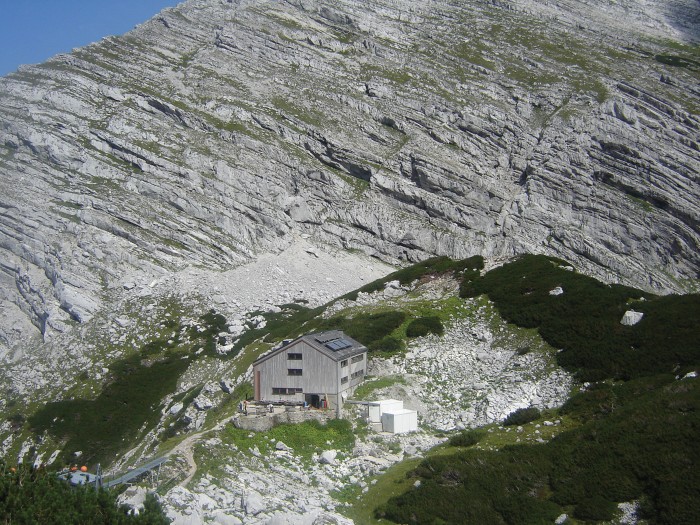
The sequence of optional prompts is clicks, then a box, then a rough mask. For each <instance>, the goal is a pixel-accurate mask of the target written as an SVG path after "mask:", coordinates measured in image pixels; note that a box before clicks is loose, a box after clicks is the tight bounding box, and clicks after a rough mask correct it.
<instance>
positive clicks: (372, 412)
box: [367, 399, 403, 423]
mask: <svg viewBox="0 0 700 525" xmlns="http://www.w3.org/2000/svg"><path fill="white" fill-rule="evenodd" d="M367 405H368V406H367V412H368V414H367V415H368V417H369V422H370V423H381V422H382V414H383V413H384V412H393V411H396V410H402V409H403V401H400V400H398V399H382V400H380V401H370V402H369V403H368V404H367Z"/></svg>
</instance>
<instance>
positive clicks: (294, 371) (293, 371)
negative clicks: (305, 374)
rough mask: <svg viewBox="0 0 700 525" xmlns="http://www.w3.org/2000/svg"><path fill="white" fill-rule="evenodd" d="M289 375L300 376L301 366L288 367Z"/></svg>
mask: <svg viewBox="0 0 700 525" xmlns="http://www.w3.org/2000/svg"><path fill="white" fill-rule="evenodd" d="M287 375H288V376H300V375H301V368H287Z"/></svg>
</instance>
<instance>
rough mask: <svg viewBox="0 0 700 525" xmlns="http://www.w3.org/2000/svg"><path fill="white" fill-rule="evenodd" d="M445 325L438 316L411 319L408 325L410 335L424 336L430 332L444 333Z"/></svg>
mask: <svg viewBox="0 0 700 525" xmlns="http://www.w3.org/2000/svg"><path fill="white" fill-rule="evenodd" d="M444 333H445V327H444V326H442V321H440V318H439V317H437V316H430V317H419V318H418V319H414V320H413V321H411V322H410V323H409V324H408V326H407V327H406V335H407V336H408V337H423V336H426V335H428V334H435V335H442V334H444Z"/></svg>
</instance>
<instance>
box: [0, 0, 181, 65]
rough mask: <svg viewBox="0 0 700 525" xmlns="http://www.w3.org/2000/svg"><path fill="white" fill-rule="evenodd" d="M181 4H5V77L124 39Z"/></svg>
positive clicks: (0, 22) (1, 5) (37, 0)
mask: <svg viewBox="0 0 700 525" xmlns="http://www.w3.org/2000/svg"><path fill="white" fill-rule="evenodd" d="M180 1H181V0H0V76H1V75H6V74H7V73H10V72H12V71H15V70H16V69H17V68H18V67H19V65H20V64H35V63H38V62H43V61H45V60H46V59H48V58H50V57H52V56H53V55H55V54H56V53H65V52H69V51H70V50H71V49H73V48H74V47H80V46H84V45H87V44H89V43H91V42H96V41H97V40H99V39H100V38H102V37H105V36H108V35H120V34H122V33H126V32H127V31H129V30H131V29H133V27H134V26H135V25H136V24H139V23H141V22H145V21H146V20H148V19H149V18H151V17H152V16H153V15H155V14H156V13H158V12H159V11H160V10H161V9H163V8H165V7H172V6H175V5H177V4H179V3H180Z"/></svg>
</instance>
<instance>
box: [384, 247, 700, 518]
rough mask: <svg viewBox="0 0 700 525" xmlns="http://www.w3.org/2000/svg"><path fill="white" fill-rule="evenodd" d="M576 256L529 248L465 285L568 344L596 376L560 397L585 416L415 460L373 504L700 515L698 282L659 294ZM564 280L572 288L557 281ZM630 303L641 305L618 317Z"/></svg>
mask: <svg viewBox="0 0 700 525" xmlns="http://www.w3.org/2000/svg"><path fill="white" fill-rule="evenodd" d="M572 270H573V269H572V268H570V267H568V266H567V263H565V262H563V261H560V260H557V259H552V258H547V257H543V256H524V257H521V258H519V259H518V260H516V261H514V262H512V263H510V264H506V265H504V266H503V267H501V268H498V269H495V270H493V271H491V272H489V273H487V274H486V275H484V276H483V277H480V278H476V279H472V280H470V282H469V283H466V285H465V286H463V287H462V295H463V296H466V297H469V296H475V295H480V294H487V295H488V296H489V298H490V299H491V300H492V301H493V302H494V303H495V304H496V305H497V307H498V308H499V310H500V312H501V314H502V315H503V316H504V317H505V318H506V319H508V320H509V321H511V322H513V323H515V324H517V325H519V326H523V327H535V328H537V329H538V330H539V332H540V334H541V335H542V337H543V338H544V339H546V340H547V341H548V342H549V343H550V344H552V345H554V346H556V347H558V348H561V349H562V351H561V352H559V353H558V354H557V358H558V361H559V363H560V364H561V366H563V367H565V368H567V369H569V370H571V371H573V372H575V373H576V374H577V375H578V377H579V378H580V379H581V380H587V381H593V380H595V381H597V382H596V383H594V384H588V383H586V384H585V385H584V386H585V388H582V389H581V391H580V392H579V393H578V394H576V395H574V396H573V397H572V398H571V399H570V400H569V401H568V402H567V403H566V404H565V405H564V406H563V407H562V408H561V409H560V410H559V416H561V417H569V418H572V419H573V420H574V421H576V422H577V426H575V427H574V428H572V429H570V430H568V431H565V432H563V433H561V434H560V435H558V436H556V437H555V438H554V439H552V440H551V441H549V442H547V443H541V444H528V445H526V444H519V445H511V446H507V447H504V448H501V449H500V450H496V451H492V450H484V449H480V448H479V447H478V446H472V447H470V448H466V447H455V448H454V450H452V451H450V452H449V453H446V454H440V455H435V456H431V457H429V458H428V459H426V460H425V461H423V462H422V463H421V464H420V465H419V466H418V467H417V468H416V469H414V470H412V471H411V472H410V473H409V474H408V476H409V477H412V478H416V480H420V483H416V487H415V488H412V489H411V490H409V491H407V492H405V493H404V494H402V495H400V496H397V497H395V498H392V499H391V500H389V502H388V503H386V504H385V505H382V506H381V507H380V508H379V509H378V510H377V512H376V514H377V517H382V518H388V519H390V520H392V521H395V522H397V523H482V524H490V523H494V524H501V523H508V524H515V523H523V524H525V523H527V524H531V523H553V521H554V520H555V519H557V518H558V517H559V516H560V515H561V514H564V513H566V514H568V515H569V516H573V517H574V518H575V519H577V520H583V521H606V520H610V519H612V518H613V517H615V515H616V513H617V512H618V510H617V505H616V504H617V503H621V502H636V503H637V506H638V511H637V514H638V517H641V518H644V519H646V520H648V522H649V523H663V524H678V523H697V522H698V520H699V519H700V493H699V492H700V489H699V488H698V487H700V474H699V473H698V471H697V469H696V468H695V466H696V465H697V464H698V460H700V453H699V451H698V448H697V438H698V430H697V429H698V428H700V386H699V385H698V382H697V379H695V374H694V373H691V374H689V375H688V377H687V378H684V376H685V374H686V373H687V372H690V371H695V370H697V367H698V366H699V365H700V326H698V323H697V319H699V318H700V296H698V295H687V296H666V297H654V296H651V295H649V294H644V293H642V292H639V291H637V290H634V289H632V288H627V287H623V286H615V285H604V284H602V283H600V282H598V281H596V280H594V279H591V278H588V277H585V276H582V275H579V274H577V273H575V272H574V271H572ZM557 286H559V287H561V288H562V290H563V293H562V294H560V295H550V293H549V292H550V291H551V290H553V289H554V288H555V287H557ZM632 306H633V307H634V309H635V310H637V311H640V312H644V318H643V319H642V320H641V321H640V322H639V323H638V324H636V325H634V326H623V325H621V324H620V319H621V318H622V315H623V314H624V312H625V311H626V310H627V309H630V308H631V307H632ZM523 424H524V423H523ZM457 443H458V444H459V441H458V442H457ZM467 444H470V445H475V443H467Z"/></svg>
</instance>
